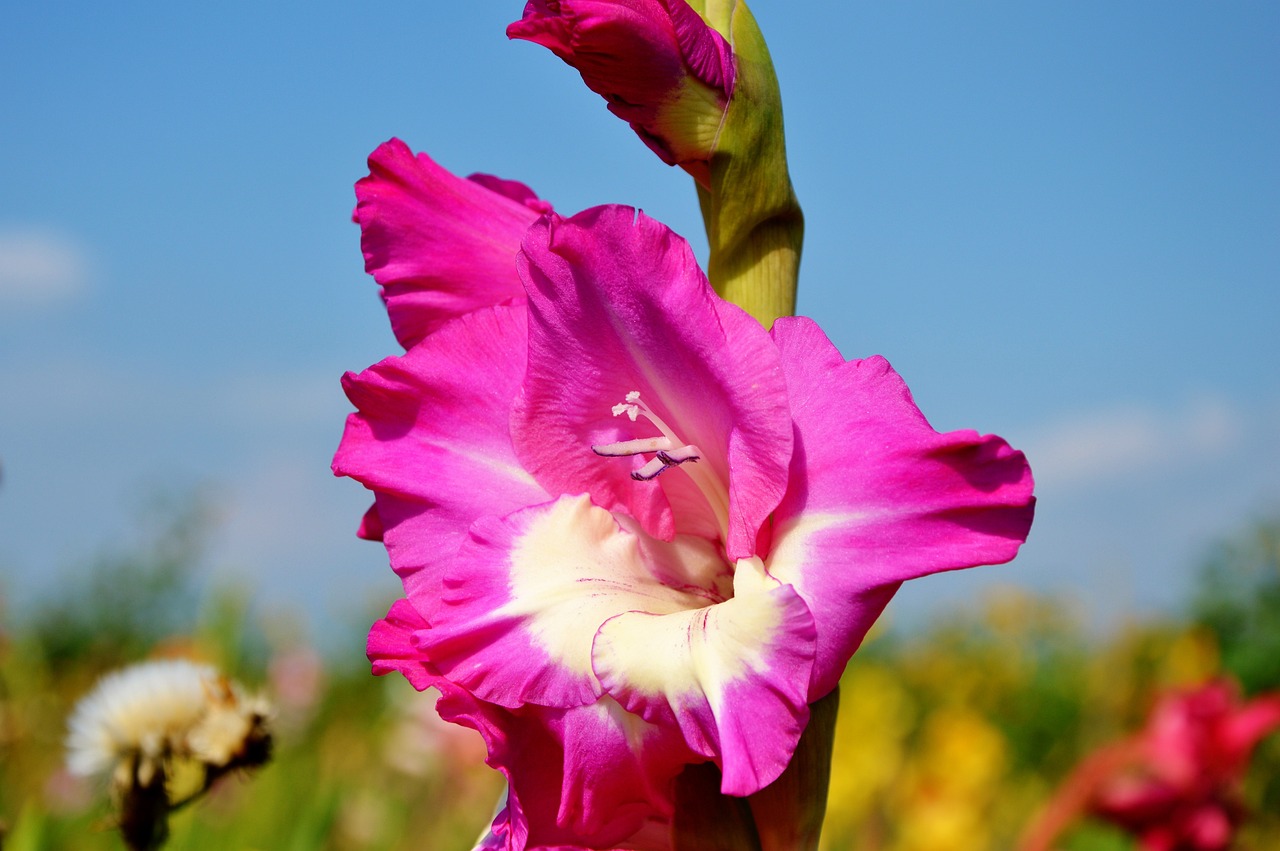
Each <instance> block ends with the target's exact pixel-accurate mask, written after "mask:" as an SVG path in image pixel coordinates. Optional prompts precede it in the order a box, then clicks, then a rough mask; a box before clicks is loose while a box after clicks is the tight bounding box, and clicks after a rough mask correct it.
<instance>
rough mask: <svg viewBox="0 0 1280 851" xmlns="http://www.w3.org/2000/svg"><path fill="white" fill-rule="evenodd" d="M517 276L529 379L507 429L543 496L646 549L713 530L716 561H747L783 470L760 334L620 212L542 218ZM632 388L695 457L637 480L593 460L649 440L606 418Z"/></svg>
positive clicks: (683, 252) (687, 260)
mask: <svg viewBox="0 0 1280 851" xmlns="http://www.w3.org/2000/svg"><path fill="white" fill-rule="evenodd" d="M518 264H519V266H520V271H521V276H522V278H523V279H524V280H525V284H526V287H527V290H528V293H529V310H530V325H529V370H528V374H527V377H526V379H525V384H524V391H525V392H524V395H523V397H522V398H521V400H520V402H519V404H518V405H517V406H516V410H515V413H514V415H513V417H512V421H511V429H512V441H513V442H514V444H515V446H516V452H517V454H518V455H519V457H520V459H521V460H522V461H523V462H524V464H525V467H526V469H528V470H529V471H530V472H531V473H532V474H533V475H534V477H535V478H537V479H538V481H539V482H541V483H542V485H543V487H544V488H546V489H547V490H548V491H549V492H552V493H578V492H582V491H586V492H587V493H589V494H590V495H591V497H592V500H593V501H594V502H595V503H596V504H597V505H600V506H601V507H603V508H606V509H608V510H611V511H612V510H614V509H617V508H621V509H623V510H625V511H626V512H628V513H629V514H631V516H633V517H635V518H636V519H638V520H639V521H640V523H641V525H642V527H643V528H644V530H645V531H646V532H648V533H649V534H651V535H654V536H655V537H659V538H662V539H664V540H670V539H671V538H672V537H673V536H674V535H675V534H676V533H677V532H692V533H697V534H708V530H718V534H719V535H723V536H724V538H725V539H726V541H725V543H726V546H727V550H728V553H729V557H730V559H733V560H736V559H738V558H742V557H746V556H749V555H752V554H753V552H754V548H755V543H756V535H757V533H758V530H759V529H760V526H761V525H762V524H763V522H764V520H765V518H767V517H768V515H769V512H770V511H772V510H773V508H774V507H775V506H776V505H777V502H778V500H779V498H780V497H781V495H782V492H783V490H784V489H785V486H786V477H787V464H788V462H789V460H790V457H791V442H792V432H791V425H790V415H789V412H788V409H787V397H786V386H785V381H784V379H783V376H782V373H781V369H780V363H779V360H778V354H777V350H776V348H775V346H774V345H773V343H772V342H771V341H770V339H769V337H768V334H767V332H765V331H764V329H763V328H761V327H760V325H759V324H758V323H756V322H755V320H753V319H751V318H750V317H749V316H747V315H746V314H745V313H743V312H742V311H741V310H739V309H738V308H736V307H734V306H733V305H730V304H728V303H726V302H723V301H721V300H720V299H719V298H718V297H717V296H716V295H715V294H714V292H712V290H711V288H710V286H709V285H708V284H707V281H706V277H705V276H704V275H703V274H702V271H701V270H700V269H699V268H698V265H697V263H696V261H695V260H694V257H693V252H692V251H691V250H690V249H689V245H688V243H686V242H685V241H684V240H683V239H681V238H680V237H678V236H677V235H675V234H674V233H672V232H671V231H670V230H669V229H668V228H666V227H665V226H663V225H662V224H660V223H658V222H656V221H654V220H653V219H650V218H648V217H647V216H645V215H644V214H643V213H637V212H636V211H635V210H633V209H632V208H630V207H619V206H609V207H597V208H595V209H592V210H587V211H585V212H583V213H579V214H578V215H576V216H574V217H573V218H570V219H561V218H559V217H557V216H554V215H552V216H549V217H547V218H545V219H542V220H541V221H539V222H538V223H536V224H535V225H534V226H533V227H532V228H530V230H529V233H528V235H527V237H526V239H525V242H524V247H523V248H522V250H521V254H520V257H519V259H518ZM632 391H639V398H640V400H641V401H642V402H645V403H647V405H648V406H649V407H650V408H651V409H653V410H654V411H655V412H656V413H657V415H658V416H659V417H660V418H661V419H662V420H663V421H664V422H665V423H666V424H667V425H668V426H670V428H671V429H672V430H673V431H674V432H675V433H676V435H677V436H678V437H679V439H680V444H681V445H685V444H688V445H694V446H696V447H697V448H698V449H699V450H700V453H701V458H700V460H698V461H692V462H689V463H686V464H683V465H682V466H681V467H680V468H679V470H672V471H670V472H667V473H666V474H664V475H662V476H660V477H659V478H658V479H657V480H656V482H655V483H645V482H635V481H633V480H632V478H631V472H632V471H633V470H634V469H636V468H638V467H639V466H640V464H641V462H640V461H639V460H637V461H636V462H635V463H634V465H631V464H628V462H626V461H625V460H623V459H618V458H602V457H599V456H597V455H596V454H595V453H594V452H593V451H592V450H591V447H592V446H593V445H601V446H603V445H607V444H614V443H618V442H621V441H624V440H630V439H634V438H642V437H653V436H655V435H656V434H657V429H656V427H655V426H653V425H652V424H651V423H648V422H632V421H630V420H629V419H628V417H614V416H613V415H612V409H613V407H614V406H615V405H617V404H619V403H621V402H622V401H623V399H624V398H625V397H626V396H627V394H628V393H630V392H632ZM731 473H732V475H731ZM695 487H696V489H697V491H701V494H699V493H697V491H695V490H694V488H695ZM673 506H675V507H678V511H677V512H676V513H675V514H674V516H673V512H672V508H673Z"/></svg>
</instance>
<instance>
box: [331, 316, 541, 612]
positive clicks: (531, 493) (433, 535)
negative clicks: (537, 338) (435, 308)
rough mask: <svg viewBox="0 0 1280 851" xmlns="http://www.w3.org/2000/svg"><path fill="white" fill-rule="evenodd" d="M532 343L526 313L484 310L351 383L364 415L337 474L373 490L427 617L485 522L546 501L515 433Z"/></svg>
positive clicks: (350, 424) (341, 450) (342, 451)
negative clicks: (446, 572)
mask: <svg viewBox="0 0 1280 851" xmlns="http://www.w3.org/2000/svg"><path fill="white" fill-rule="evenodd" d="M525 337H526V332H525V310H524V309H523V307H519V308H516V307H497V308H492V309H488V310H481V311H478V312H476V313H472V314H468V315H467V316H464V317H462V318H460V319H457V320H455V321H454V322H451V323H449V324H448V325H446V326H444V327H443V328H441V329H440V330H439V331H437V332H436V333H435V334H432V335H431V336H430V337H428V338H427V339H425V340H424V341H422V342H421V343H420V344H419V345H418V346H416V347H414V348H413V349H411V350H410V351H409V352H408V353H406V354H405V355H403V356H401V357H393V358H388V359H387V360H385V361H383V362H382V363H380V364H378V365H377V366H374V367H371V368H370V369H368V370H365V371H364V372H362V373H360V374H359V375H353V374H348V375H347V376H346V377H345V378H344V380H343V384H344V386H345V388H346V391H347V395H348V397H349V398H350V399H351V401H352V403H353V404H354V405H355V406H356V408H357V411H356V413H354V414H352V415H351V416H350V417H349V418H348V419H347V428H346V432H345V433H344V434H343V437H342V443H341V444H340V445H339V447H338V452H337V455H336V456H335V457H334V461H333V469H334V472H335V473H336V474H338V475H345V476H351V477H353V478H355V479H357V480H358V481H360V482H361V483H363V484H364V485H365V486H366V487H368V488H370V489H371V490H373V491H374V492H375V494H376V496H377V517H378V519H379V520H380V521H381V525H382V527H383V540H384V542H385V544H386V546H387V551H388V553H389V554H390V557H391V565H392V567H393V568H395V570H396V572H397V573H399V574H400V576H401V578H402V579H403V580H404V581H405V583H406V588H407V590H408V591H409V594H410V596H411V597H412V598H413V599H414V601H415V603H416V604H417V605H418V606H419V607H420V609H421V610H422V611H423V613H424V614H426V615H428V617H429V616H430V613H431V611H432V610H433V608H434V606H435V605H436V602H435V601H436V598H437V597H438V596H439V574H440V571H441V570H442V569H443V567H444V565H445V564H447V562H448V559H449V557H450V556H451V555H452V554H453V553H454V552H455V551H456V550H457V548H458V545H459V544H461V543H462V541H463V539H464V538H465V537H466V534H467V529H468V527H469V526H470V525H471V523H472V522H473V521H474V520H475V519H476V518H478V517H481V516H483V515H486V514H506V513H507V512H510V511H513V510H515V509H516V508H519V507H521V506H524V505H529V504H532V503H538V502H542V501H545V500H546V499H547V498H548V497H547V494H546V493H545V492H544V491H543V490H542V489H541V488H539V487H538V485H537V483H536V482H534V481H533V479H532V478H530V477H529V475H528V474H526V473H525V472H524V470H523V468H522V467H521V466H520V463H519V462H518V461H517V460H516V457H515V454H514V451H513V449H512V446H511V440H510V437H509V436H508V432H507V420H508V417H509V410H510V406H511V404H512V400H513V399H514V397H515V395H516V392H517V390H518V387H519V383H520V378H521V376H522V375H523V374H524V369H525Z"/></svg>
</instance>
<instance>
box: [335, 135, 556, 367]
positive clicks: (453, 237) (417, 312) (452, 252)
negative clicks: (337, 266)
mask: <svg viewBox="0 0 1280 851" xmlns="http://www.w3.org/2000/svg"><path fill="white" fill-rule="evenodd" d="M356 198H357V204H356V213H355V218H356V221H357V222H359V224H360V246H361V248H362V249H363V250H364V259H365V271H367V272H369V273H370V274H372V275H373V277H374V279H375V280H376V281H377V282H378V283H379V284H381V285H382V293H383V298H384V299H385V300H386V302H387V312H388V313H389V314H390V316H391V326H392V329H393V330H394V331H395V334H396V339H398V340H399V341H400V342H401V344H402V345H404V347H405V348H409V347H411V346H413V345H414V344H415V343H417V342H418V341H419V340H421V339H422V338H423V337H425V336H426V335H427V334H430V333H431V332H432V331H434V330H435V329H436V328H438V327H440V326H441V325H442V324H443V323H445V322H447V321H448V320H450V319H452V318H454V317H457V316H460V315H463V314H465V313H470V312H471V311H473V310H477V309H479V308H481V307H488V306H490V305H495V304H501V303H503V302H506V301H511V300H521V299H523V298H524V290H523V288H522V287H521V285H520V280H519V278H518V277H517V276H516V272H515V266H514V260H515V254H516V251H517V250H518V249H519V247H520V239H521V237H522V236H523V235H524V232H525V230H527V229H528V227H529V225H530V224H532V223H533V222H534V221H535V220H536V219H537V218H538V216H539V215H541V214H542V213H543V212H545V211H546V210H547V209H549V206H548V205H547V204H545V202H542V201H539V200H538V199H537V196H535V195H534V194H533V192H532V191H531V190H530V189H529V188H528V187H526V186H523V185H522V184H518V183H515V182H514V181H503V180H499V179H498V178H491V177H488V176H476V177H473V178H472V179H471V180H464V179H462V178H460V177H457V176H455V175H453V174H451V173H449V172H448V171H446V170H445V169H443V168H441V167H440V166H439V165H437V164H436V163H435V162H433V161H432V160H431V158H430V157H428V156H427V155H426V154H418V155H417V156H416V157H415V156H414V155H413V152H412V151H410V150H409V147H408V146H407V145H405V143H404V142H401V141H400V140H399V139H392V140H391V141H389V142H386V143H385V144H383V145H381V146H380V147H379V148H378V149H377V150H375V151H374V152H373V153H372V154H371V155H370V156H369V176H368V177H365V178H364V179H362V180H360V181H359V182H358V183H356Z"/></svg>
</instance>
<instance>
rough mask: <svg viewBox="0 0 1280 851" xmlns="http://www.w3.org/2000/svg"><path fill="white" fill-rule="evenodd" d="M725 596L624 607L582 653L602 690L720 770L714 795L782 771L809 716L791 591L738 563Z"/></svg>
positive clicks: (802, 610) (803, 635) (803, 623)
mask: <svg viewBox="0 0 1280 851" xmlns="http://www.w3.org/2000/svg"><path fill="white" fill-rule="evenodd" d="M733 584H734V596H733V598H732V599H731V600H727V601H725V602H723V603H718V604H716V605H713V606H708V607H706V608H701V609H695V610H683V611H679V612H676V613H672V614H650V613H647V612H640V611H633V612H627V613H624V614H620V615H618V616H617V617H614V618H612V619H611V620H609V621H608V622H606V623H605V624H604V626H603V627H601V629H600V632H599V634H598V635H597V636H596V640H595V645H594V648H593V652H592V659H593V662H594V666H595V667H594V670H595V672H596V676H597V677H599V679H600V682H601V683H602V684H603V685H604V688H605V690H606V691H607V692H608V693H609V694H610V695H612V696H614V697H615V698H617V699H618V701H619V702H620V703H621V704H622V705H623V706H624V707H625V708H626V709H628V710H629V711H631V712H635V713H636V714H638V715H640V716H642V717H643V718H645V719H646V720H648V721H651V722H653V723H654V724H657V725H658V726H660V727H672V726H675V727H678V728H679V729H680V730H681V732H682V733H683V734H684V737H685V740H686V741H687V742H688V743H689V746H690V747H691V748H693V749H694V750H695V751H697V752H698V753H700V754H702V755H704V756H707V757H710V758H713V759H714V760H715V761H716V762H717V763H718V764H719V765H720V768H721V771H722V772H723V781H722V784H721V791H722V792H723V793H725V794H727V795H750V794H752V793H753V792H757V791H759V790H760V789H761V788H763V787H764V786H766V785H768V784H769V783H772V782H773V781H774V780H776V779H777V777H778V775H780V774H781V773H782V771H783V769H785V768H786V767H787V763H788V762H790V760H791V755H792V753H794V751H795V748H796V743H797V742H798V741H799V739H800V734H801V733H803V732H804V728H805V725H806V724H807V723H808V720H809V706H808V693H809V676H810V669H811V667H812V665H813V654H814V642H815V638H816V633H815V630H814V622H813V617H812V616H811V615H810V613H809V609H808V607H807V606H806V605H805V603H804V601H803V600H801V599H800V596H799V595H798V594H796V592H795V591H794V590H793V589H792V588H790V587H789V586H785V585H780V584H779V583H778V582H777V581H776V580H774V579H772V578H770V577H769V576H767V575H766V574H765V571H764V566H763V565H762V564H761V562H760V560H759V559H750V560H746V561H741V562H739V563H738V567H737V571H736V573H735V575H734V583H733Z"/></svg>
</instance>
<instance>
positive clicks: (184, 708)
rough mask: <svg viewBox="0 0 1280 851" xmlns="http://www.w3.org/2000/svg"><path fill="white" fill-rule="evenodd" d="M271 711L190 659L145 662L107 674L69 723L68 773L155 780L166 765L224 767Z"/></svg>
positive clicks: (259, 729) (261, 727)
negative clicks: (174, 761)
mask: <svg viewBox="0 0 1280 851" xmlns="http://www.w3.org/2000/svg"><path fill="white" fill-rule="evenodd" d="M269 716H270V708H269V707H268V706H267V704H266V701H265V700H263V699H262V698H257V697H249V696H247V695H246V694H245V693H244V692H243V690H242V689H241V688H240V686H238V685H236V684H235V683H232V682H231V681H229V680H227V679H226V678H225V677H223V676H222V675H220V674H219V673H218V672H217V671H216V670H215V669H214V668H212V667H210V666H208V665H198V664H196V663H194V662H190V661H187V660H183V659H166V660H158V661H152V662H143V663H141V664H138V665H133V666H131V667H128V668H124V669H122V670H119V671H116V672H114V673H111V674H108V675H107V676H105V677H103V678H102V679H101V680H100V681H99V682H98V684H97V686H95V687H94V689H93V691H91V692H90V693H89V694H88V695H86V696H85V697H84V698H83V699H81V701H80V702H79V703H78V704H77V705H76V708H75V711H74V712H73V713H72V715H71V719H70V721H69V722H68V728H69V732H68V735H67V741H66V745H67V768H68V769H69V770H70V771H71V772H72V773H73V774H79V775H82V776H95V775H105V774H108V773H111V774H113V775H115V776H116V778H117V780H120V779H121V774H122V772H123V773H124V774H132V773H133V771H134V770H135V768H134V766H135V765H136V770H137V776H138V780H139V781H140V782H142V783H144V784H145V783H147V782H149V778H150V777H152V776H154V773H155V771H156V770H157V769H158V768H160V766H161V765H162V764H163V762H164V761H165V760H168V759H171V758H174V757H180V758H191V759H197V760H199V761H201V762H204V763H206V764H208V765H213V766H225V765H226V764H227V763H228V762H230V761H231V760H232V759H233V758H234V757H236V756H238V755H239V754H240V753H241V752H242V751H243V750H244V747H245V745H246V741H247V739H248V738H249V736H250V735H259V736H262V735H265V729H264V727H265V721H266V719H267V718H268V717H269Z"/></svg>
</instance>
